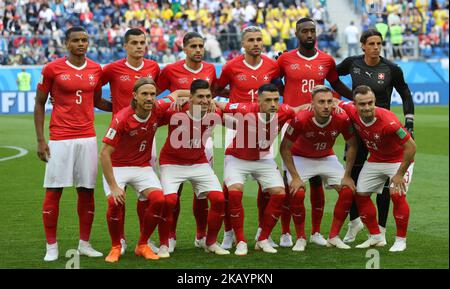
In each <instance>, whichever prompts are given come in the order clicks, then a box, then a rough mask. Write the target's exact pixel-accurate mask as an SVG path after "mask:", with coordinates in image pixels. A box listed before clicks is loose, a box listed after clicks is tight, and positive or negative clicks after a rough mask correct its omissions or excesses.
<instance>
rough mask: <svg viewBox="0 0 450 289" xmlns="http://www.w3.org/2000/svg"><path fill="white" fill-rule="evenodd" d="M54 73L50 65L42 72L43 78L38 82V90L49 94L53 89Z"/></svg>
mask: <svg viewBox="0 0 450 289" xmlns="http://www.w3.org/2000/svg"><path fill="white" fill-rule="evenodd" d="M53 79H54V73H53V70H52V67H51V66H50V65H46V66H45V67H44V68H43V69H42V72H41V78H40V80H39V82H38V86H37V89H38V90H40V91H42V92H44V93H45V94H48V93H49V92H50V90H51V89H52V85H53Z"/></svg>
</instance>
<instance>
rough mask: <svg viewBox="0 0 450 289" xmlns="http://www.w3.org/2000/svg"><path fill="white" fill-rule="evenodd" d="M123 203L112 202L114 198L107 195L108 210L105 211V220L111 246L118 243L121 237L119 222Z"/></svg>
mask: <svg viewBox="0 0 450 289" xmlns="http://www.w3.org/2000/svg"><path fill="white" fill-rule="evenodd" d="M123 207H124V205H122V204H118V205H116V204H115V203H114V198H113V197H112V196H110V197H108V210H107V211H106V222H107V223H108V230H109V235H110V236H111V244H112V246H113V247H114V246H118V245H120V239H121V237H122V236H121V230H122V227H121V224H122V223H123V222H121V221H122V213H121V212H122V211H123Z"/></svg>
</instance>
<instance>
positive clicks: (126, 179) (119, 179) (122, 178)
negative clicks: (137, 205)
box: [103, 167, 162, 201]
mask: <svg viewBox="0 0 450 289" xmlns="http://www.w3.org/2000/svg"><path fill="white" fill-rule="evenodd" d="M113 173H114V178H115V179H116V183H117V185H119V187H120V188H121V189H122V190H124V189H125V187H126V186H131V187H133V189H134V190H135V191H136V195H137V196H138V198H139V199H140V200H142V201H144V200H146V199H147V198H146V197H145V196H144V195H142V194H141V193H142V192H143V191H145V190H146V189H149V188H157V189H161V190H162V188H161V183H160V182H159V179H158V176H157V175H156V173H155V171H154V170H153V168H152V167H113ZM103 189H104V190H105V195H106V196H109V195H110V194H111V189H110V188H109V185H108V183H107V182H106V179H105V176H104V175H103Z"/></svg>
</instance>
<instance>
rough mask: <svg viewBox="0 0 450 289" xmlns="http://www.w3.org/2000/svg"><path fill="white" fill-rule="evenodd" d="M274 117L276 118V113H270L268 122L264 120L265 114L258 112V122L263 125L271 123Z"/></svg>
mask: <svg viewBox="0 0 450 289" xmlns="http://www.w3.org/2000/svg"><path fill="white" fill-rule="evenodd" d="M276 116H277V114H276V113H271V117H270V119H269V120H266V114H265V113H264V112H258V118H259V120H260V121H261V122H262V123H265V124H267V123H271V122H272V121H273V120H274V118H275V117H276Z"/></svg>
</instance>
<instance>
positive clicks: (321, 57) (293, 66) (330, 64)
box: [278, 49, 339, 107]
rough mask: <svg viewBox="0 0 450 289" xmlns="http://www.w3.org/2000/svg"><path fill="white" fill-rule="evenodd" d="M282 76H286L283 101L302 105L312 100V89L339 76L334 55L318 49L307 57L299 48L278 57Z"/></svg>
mask: <svg viewBox="0 0 450 289" xmlns="http://www.w3.org/2000/svg"><path fill="white" fill-rule="evenodd" d="M278 65H279V66H280V71H281V76H284V82H285V88H284V95H283V103H286V104H289V105H290V106H294V107H295V106H300V105H303V104H306V103H310V102H311V101H312V89H313V88H314V87H315V86H317V85H324V84H325V79H326V80H328V82H329V83H333V82H335V81H336V80H337V79H338V78H339V76H338V74H337V72H336V63H335V62H334V59H333V57H331V56H330V55H328V54H326V53H324V52H322V51H320V50H317V53H316V54H315V55H314V56H312V57H305V56H303V55H301V54H300V52H298V50H297V49H294V50H292V51H289V52H286V53H283V54H282V55H281V56H280V57H279V58H278Z"/></svg>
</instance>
